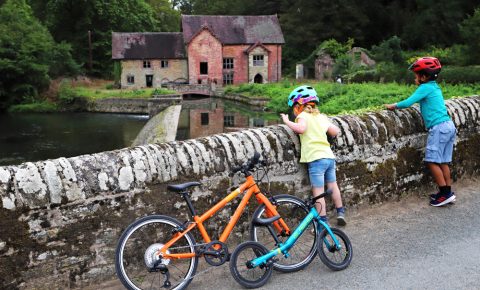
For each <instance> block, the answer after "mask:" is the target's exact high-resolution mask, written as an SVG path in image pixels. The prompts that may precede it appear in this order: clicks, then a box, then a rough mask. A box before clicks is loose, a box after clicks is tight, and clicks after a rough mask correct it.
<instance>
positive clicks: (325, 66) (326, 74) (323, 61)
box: [315, 51, 335, 80]
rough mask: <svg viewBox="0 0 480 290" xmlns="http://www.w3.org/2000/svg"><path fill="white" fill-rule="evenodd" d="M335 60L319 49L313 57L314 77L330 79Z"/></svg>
mask: <svg viewBox="0 0 480 290" xmlns="http://www.w3.org/2000/svg"><path fill="white" fill-rule="evenodd" d="M334 64H335V60H334V59H333V58H332V57H331V56H330V55H329V54H328V53H325V52H323V51H321V52H320V53H319V54H318V55H317V58H316V59H315V79H317V80H331V79H332V73H333V65H334Z"/></svg>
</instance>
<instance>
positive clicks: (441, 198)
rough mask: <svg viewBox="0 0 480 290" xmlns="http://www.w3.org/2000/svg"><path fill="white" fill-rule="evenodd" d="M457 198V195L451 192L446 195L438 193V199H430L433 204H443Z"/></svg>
mask: <svg viewBox="0 0 480 290" xmlns="http://www.w3.org/2000/svg"><path fill="white" fill-rule="evenodd" d="M453 200H455V195H453V193H451V192H449V193H447V194H445V195H438V196H437V198H436V199H434V200H431V201H430V205H431V206H442V205H446V204H447V203H450V202H452V201H453Z"/></svg>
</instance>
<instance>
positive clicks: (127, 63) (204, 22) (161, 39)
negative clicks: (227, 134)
mask: <svg viewBox="0 0 480 290" xmlns="http://www.w3.org/2000/svg"><path fill="white" fill-rule="evenodd" d="M284 43H285V40H284V38H283V33H282V30H281V28H280V24H279V22H278V17H277V16H276V15H261V16H210V15H209V16H203V15H202V16H197V15H182V32H181V33H118V32H114V33H112V59H114V60H117V61H120V63H121V67H122V77H121V86H122V87H159V86H161V84H162V83H165V82H179V81H185V82H188V83H189V84H212V83H213V84H218V85H230V84H241V83H269V82H278V81H279V80H280V79H281V77H282V66H281V63H282V45H283V44H284ZM165 65H167V66H166V67H165Z"/></svg>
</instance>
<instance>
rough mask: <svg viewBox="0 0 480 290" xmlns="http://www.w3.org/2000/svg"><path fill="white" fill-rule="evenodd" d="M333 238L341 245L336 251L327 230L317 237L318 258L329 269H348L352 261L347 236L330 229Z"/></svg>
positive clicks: (337, 230)
mask: <svg viewBox="0 0 480 290" xmlns="http://www.w3.org/2000/svg"><path fill="white" fill-rule="evenodd" d="M331 230H332V232H333V234H334V235H335V238H336V239H337V240H338V242H339V243H340V245H341V249H340V250H338V249H337V248H336V247H335V242H334V241H333V238H332V236H330V234H329V233H328V231H327V230H323V231H322V232H321V233H320V234H319V236H318V239H317V240H318V245H317V247H318V248H317V250H318V257H319V258H320V260H322V262H323V263H324V264H325V265H326V266H327V267H328V268H330V269H332V270H334V271H340V270H343V269H345V268H347V267H348V265H350V262H351V261H352V255H353V252H352V243H350V240H349V239H348V237H347V235H346V234H345V233H344V232H342V231H341V230H339V229H336V228H331Z"/></svg>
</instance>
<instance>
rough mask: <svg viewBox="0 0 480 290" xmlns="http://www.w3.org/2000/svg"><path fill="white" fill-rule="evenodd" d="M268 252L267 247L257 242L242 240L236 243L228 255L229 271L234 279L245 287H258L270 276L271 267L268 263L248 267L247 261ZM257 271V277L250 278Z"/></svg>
mask: <svg viewBox="0 0 480 290" xmlns="http://www.w3.org/2000/svg"><path fill="white" fill-rule="evenodd" d="M267 253H268V250H267V248H265V247H264V246H263V245H262V244H260V243H258V242H252V241H249V242H244V243H241V244H240V245H238V246H237V247H236V248H235V250H234V251H233V253H232V255H231V256H230V263H229V267H230V273H231V274H232V276H233V278H234V279H235V281H237V282H238V283H239V284H240V285H242V286H243V287H245V288H249V289H252V288H258V287H262V286H263V285H265V283H267V281H268V279H270V276H272V267H271V266H268V265H264V266H258V267H255V268H251V269H249V268H248V267H247V264H246V263H247V262H248V261H250V260H253V259H254V258H256V257H260V256H263V255H265V254H267ZM255 273H259V277H258V278H251V277H253V276H254V274H255Z"/></svg>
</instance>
